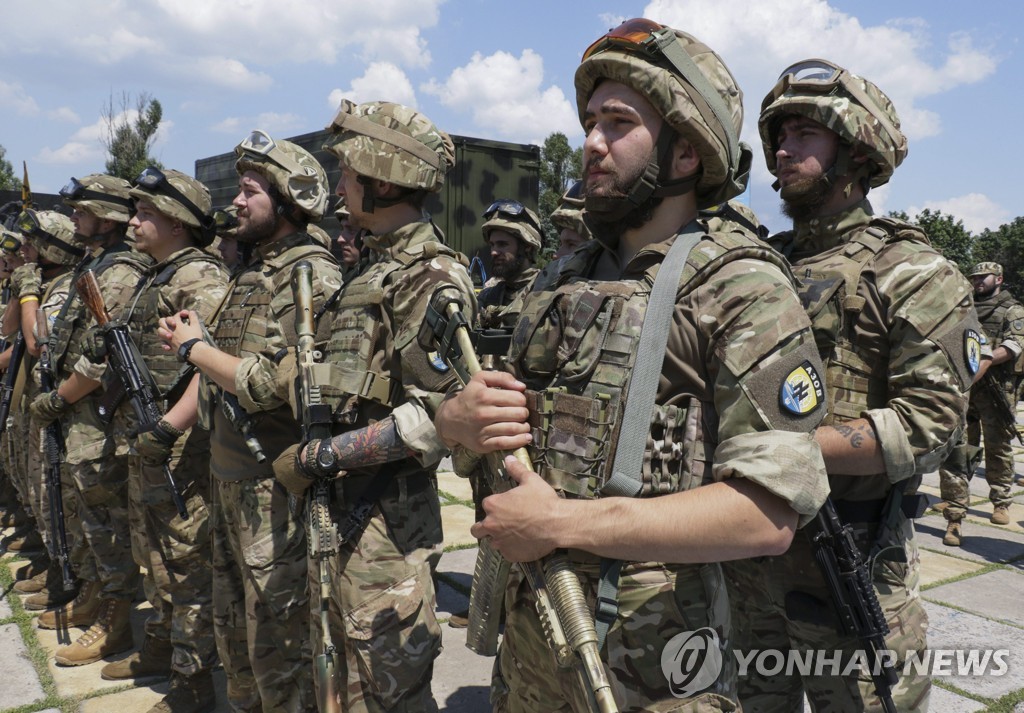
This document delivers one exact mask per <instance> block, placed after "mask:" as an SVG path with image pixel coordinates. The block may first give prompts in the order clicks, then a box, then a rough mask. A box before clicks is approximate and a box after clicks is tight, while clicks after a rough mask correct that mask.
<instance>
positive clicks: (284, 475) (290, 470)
mask: <svg viewBox="0 0 1024 713" xmlns="http://www.w3.org/2000/svg"><path fill="white" fill-rule="evenodd" d="M305 447H306V444H305V443H296V444H295V445H292V446H288V447H287V448H285V449H284V452H282V453H281V455H279V456H278V457H277V460H275V461H274V477H275V478H277V482H279V483H280V484H281V485H283V486H284V487H285V489H287V490H288V492H289V493H292V494H294V495H298V496H302V495H303V494H305V492H306V490H308V489H309V486H311V485H312V484H313V479H314V478H315V477H316V475H315V474H314V473H311V472H310V471H309V470H307V469H306V466H305V465H303V464H302V463H301V462H300V460H299V456H300V455H301V454H302V451H303V449H304V448H305Z"/></svg>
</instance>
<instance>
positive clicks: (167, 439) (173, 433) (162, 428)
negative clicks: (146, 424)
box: [135, 419, 184, 465]
mask: <svg viewBox="0 0 1024 713" xmlns="http://www.w3.org/2000/svg"><path fill="white" fill-rule="evenodd" d="M183 435H184V431H181V430H179V429H177V428H175V427H174V426H172V425H171V424H170V423H168V422H167V420H166V419H160V420H159V421H158V422H157V423H156V425H155V426H153V428H151V429H149V430H148V431H139V433H138V434H137V435H136V436H135V452H136V453H138V454H139V456H140V457H141V458H142V462H143V463H145V464H146V465H162V464H164V463H166V462H167V461H168V460H170V458H171V452H172V451H173V450H174V444H175V443H176V442H177V440H178V439H179V438H181V437H182V436H183Z"/></svg>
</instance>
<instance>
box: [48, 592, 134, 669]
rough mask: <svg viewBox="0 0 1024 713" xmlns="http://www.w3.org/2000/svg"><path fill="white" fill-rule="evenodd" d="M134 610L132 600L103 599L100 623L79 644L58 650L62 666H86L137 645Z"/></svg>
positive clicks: (97, 622) (100, 609)
mask: <svg viewBox="0 0 1024 713" xmlns="http://www.w3.org/2000/svg"><path fill="white" fill-rule="evenodd" d="M131 610H132V602H131V600H130V599H103V600H101V601H100V607H99V614H98V615H97V616H96V622H95V623H94V624H93V625H92V626H90V627H89V629H88V631H86V632H85V633H84V634H82V635H81V636H80V637H78V641H76V642H75V643H73V644H71V646H65V647H64V648H61V649H57V653H56V655H54V659H55V660H56V661H57V665H59V666H84V665H85V664H89V663H94V662H96V661H99V660H100V659H101V658H103V657H104V656H111V655H113V654H119V653H121V652H122V651H127V650H129V649H131V648H133V647H134V646H135V642H134V641H133V640H132V625H131V622H130V621H129V619H128V617H129V614H130V613H131Z"/></svg>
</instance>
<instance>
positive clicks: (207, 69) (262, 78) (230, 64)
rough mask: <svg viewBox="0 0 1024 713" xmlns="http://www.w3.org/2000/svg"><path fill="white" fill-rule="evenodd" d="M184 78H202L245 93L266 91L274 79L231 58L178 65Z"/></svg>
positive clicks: (189, 61) (214, 58) (194, 60)
mask: <svg viewBox="0 0 1024 713" xmlns="http://www.w3.org/2000/svg"><path fill="white" fill-rule="evenodd" d="M177 68H178V70H179V71H180V73H181V74H182V76H187V77H193V78H195V77H201V78H203V79H205V80H206V83H208V84H212V85H215V86H222V87H228V88H230V89H239V90H245V91H266V90H268V89H270V87H271V85H273V83H274V80H273V78H272V77H271V76H270V75H269V74H266V73H264V72H254V71H252V70H250V69H249V68H248V67H247V66H246V65H245V64H243V63H242V62H239V61H238V60H237V59H231V58H229V57H219V56H217V57H214V56H210V57H196V58H195V59H192V60H188V61H184V62H182V63H180V64H179V65H178V67H177Z"/></svg>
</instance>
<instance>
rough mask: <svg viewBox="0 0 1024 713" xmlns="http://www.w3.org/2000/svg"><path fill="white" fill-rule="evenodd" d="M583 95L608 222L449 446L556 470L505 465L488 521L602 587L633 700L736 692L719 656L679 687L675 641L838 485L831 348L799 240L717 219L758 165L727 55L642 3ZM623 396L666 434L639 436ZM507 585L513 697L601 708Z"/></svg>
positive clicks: (724, 622)
mask: <svg viewBox="0 0 1024 713" xmlns="http://www.w3.org/2000/svg"><path fill="white" fill-rule="evenodd" d="M576 101H577V106H578V109H579V116H580V120H581V122H582V123H583V126H584V129H585V130H586V132H587V138H586V141H585V142H584V145H583V152H584V167H583V168H584V186H585V188H584V194H585V196H586V198H585V200H586V210H587V215H588V224H589V225H590V227H591V230H592V231H593V233H594V237H595V238H596V239H595V240H592V241H591V242H589V243H586V244H585V245H584V246H582V247H581V248H580V249H578V250H577V251H576V252H575V253H574V254H573V255H572V256H570V257H569V258H565V259H563V260H561V261H559V262H557V263H552V264H551V265H549V266H548V268H546V269H545V271H544V272H542V273H541V275H540V276H539V277H538V279H537V281H536V283H535V285H534V287H533V290H532V291H531V292H530V293H529V294H528V295H527V296H526V299H525V304H524V307H523V312H522V316H521V317H520V319H519V322H518V324H517V325H516V328H515V332H514V337H513V343H512V349H511V352H510V354H509V357H508V363H509V367H510V370H511V372H512V373H511V374H510V373H504V372H491V371H482V372H480V373H479V374H477V375H476V376H474V377H473V379H472V380H471V381H470V383H469V385H468V386H467V387H466V388H465V389H464V390H462V391H461V392H459V393H458V394H457V395H454V396H452V397H450V398H448V399H446V400H445V401H444V403H443V404H442V406H441V408H440V409H439V412H438V415H437V418H436V419H435V425H436V426H437V428H438V433H439V434H440V435H441V436H442V438H443V439H444V441H445V442H446V443H447V444H448V445H450V446H454V445H456V444H460V445H463V446H465V447H468V448H470V449H471V450H473V451H476V452H481V453H482V452H488V451H494V450H498V449H507V448H514V447H518V446H523V445H528V446H529V447H530V455H531V457H532V460H533V463H534V465H535V467H536V469H537V471H538V473H539V475H537V474H534V473H531V472H529V471H528V470H527V469H526V468H525V467H523V466H520V465H518V464H517V462H516V461H515V460H514V459H506V465H507V467H508V470H509V473H510V474H511V475H512V477H513V478H514V479H515V480H516V481H517V482H518V486H517V487H515V488H512V489H511V490H509V491H508V492H506V493H503V494H500V495H494V496H491V497H490V498H488V499H487V500H485V501H484V508H485V510H486V512H487V517H486V518H485V519H484V520H483V521H482V522H479V523H476V524H475V525H474V526H473V529H472V532H473V534H474V535H476V536H477V537H487V538H490V539H491V541H492V543H493V544H494V545H495V546H496V547H497V548H498V549H499V550H500V551H501V553H502V554H503V555H505V556H506V557H507V558H508V559H510V560H512V561H528V560H535V559H538V558H540V557H544V556H546V555H548V554H549V553H551V552H552V551H553V550H555V549H557V548H565V549H564V552H565V555H566V557H567V559H568V561H569V563H570V565H571V567H572V569H573V570H574V571H575V572H576V574H577V575H578V576H579V577H580V578H581V579H582V583H583V590H584V592H586V593H587V596H588V604H589V605H590V610H591V611H593V610H594V609H593V607H594V604H595V602H594V593H595V590H596V589H597V587H598V586H599V581H601V583H602V597H601V599H602V607H601V614H600V617H599V619H600V621H601V623H602V624H604V623H610V628H609V629H608V631H607V640H606V646H604V647H603V648H602V651H603V660H604V663H605V666H606V668H607V669H608V677H609V679H610V681H611V690H612V692H613V693H614V697H615V700H616V702H617V704H618V706H619V709H620V710H645V711H668V710H680V709H682V708H685V709H686V710H691V709H693V710H697V709H698V708H699V709H700V710H704V709H705V708H706V709H708V710H711V709H712V708H714V709H716V710H719V709H720V710H732V709H733V707H734V699H735V679H734V675H735V671H734V670H733V669H732V667H731V666H727V667H725V668H711V667H710V666H709V669H708V671H707V673H708V674H709V675H708V676H707V678H705V679H702V680H701V683H700V684H699V685H695V686H694V688H693V689H685V690H680V687H679V686H678V685H677V682H678V681H679V680H680V677H681V675H682V672H681V671H680V670H679V668H678V667H677V668H675V669H673V668H672V665H673V662H674V661H677V659H675V658H674V657H673V654H672V652H671V651H670V650H669V649H668V646H667V642H670V641H675V642H676V644H679V643H680V642H681V641H683V640H685V638H686V636H687V635H688V634H689V633H690V632H693V631H694V630H695V629H701V631H703V632H704V633H706V634H708V638H707V639H704V640H705V641H707V642H708V644H707V646H708V648H709V649H712V650H714V651H715V653H722V652H723V651H724V650H725V649H726V648H727V646H728V644H727V643H726V642H727V641H728V639H729V637H730V636H731V632H730V625H729V611H728V609H729V606H728V600H727V597H726V596H725V582H724V580H723V576H722V572H721V569H720V567H719V565H718V564H716V563H717V562H719V561H720V560H725V559H731V558H736V557H750V556H755V555H764V554H770V553H779V552H782V551H784V550H785V549H786V547H788V545H789V542H790V540H791V539H792V537H793V533H794V531H795V529H796V528H797V526H798V524H799V523H800V522H805V521H806V520H807V519H808V518H809V517H810V516H811V515H812V514H813V513H814V512H815V511H816V510H817V508H818V507H819V506H820V505H821V503H822V501H823V500H824V498H825V492H826V491H825V473H824V465H823V464H822V462H821V455H820V452H819V450H818V447H817V446H816V444H815V443H814V441H813V439H812V438H811V436H810V434H809V432H810V430H811V429H812V428H813V427H814V426H815V425H817V423H818V419H819V417H820V415H821V413H822V412H823V410H824V409H822V408H821V399H822V396H823V395H822V394H820V393H818V391H817V390H816V389H815V387H814V384H813V381H812V380H811V379H810V378H809V377H810V375H811V374H815V373H820V369H821V366H820V361H819V359H818V356H817V352H816V350H815V348H814V342H813V337H812V335H811V331H810V324H809V323H808V321H807V319H806V317H805V316H804V315H803V313H802V311H801V310H800V309H799V304H800V303H799V300H798V299H797V296H796V292H795V290H794V288H793V285H792V282H791V279H790V277H789V275H788V273H787V269H786V267H785V264H784V262H783V261H782V260H781V258H779V257H778V256H776V255H775V254H774V253H773V252H772V251H770V250H768V249H767V248H766V247H764V246H763V245H760V244H759V243H758V242H757V241H756V240H755V238H754V237H753V236H752V235H749V234H748V235H744V234H742V233H736V232H732V233H715V234H708V233H706V232H705V228H704V226H703V225H702V224H700V223H699V222H698V221H697V218H698V210H699V209H701V208H705V207H707V206H710V205H715V204H718V203H721V202H722V201H725V200H727V199H729V198H731V197H733V196H735V195H738V194H739V193H741V192H742V191H743V187H744V185H745V183H746V177H747V173H748V170H749V165H750V149H749V148H747V147H746V145H744V144H740V143H739V141H738V132H739V128H740V125H741V123H742V94H741V92H740V90H739V88H738V87H737V86H736V83H735V81H734V80H733V78H732V75H731V74H730V72H729V70H728V69H727V68H726V66H725V64H724V63H723V62H722V61H721V59H720V58H719V57H718V55H717V54H715V53H714V52H713V51H711V50H710V49H709V48H708V47H707V46H705V45H704V44H702V43H701V42H699V41H698V40H696V39H695V38H694V37H692V36H690V35H688V34H686V33H683V32H680V31H678V30H673V29H672V28H666V27H662V26H661V25H658V24H656V23H653V22H651V21H649V20H644V19H637V20H630V21H627V22H626V23H625V24H623V25H622V26H621V27H619V28H617V29H615V30H613V31H611V32H609V33H608V35H606V36H605V37H602V38H601V39H599V40H598V41H597V42H595V43H594V44H593V45H591V47H590V48H589V49H588V50H587V51H586V52H585V53H584V59H583V62H582V64H581V65H580V66H579V68H578V69H577V71H576ZM691 246H693V249H692V250H690V251H689V252H688V253H687V250H689V249H690V248H691ZM673 248H681V249H682V252H680V251H679V249H676V250H675V251H674V252H673ZM677 259H679V260H680V262H677ZM683 260H684V261H685V265H684V264H683V262H682V261H683ZM673 264H675V265H678V266H679V267H680V269H682V277H681V278H679V277H677V276H676V275H675V274H671V273H673V272H674V271H673V270H672V269H671V267H670V266H672V265H673ZM660 270H666V271H667V274H671V277H670V278H669V280H668V282H665V281H662V282H661V285H663V286H664V287H666V288H667V293H665V294H664V296H665V297H667V299H665V300H662V299H658V300H652V299H651V298H650V294H651V287H650V285H651V280H652V279H654V278H655V277H656V276H658V275H659V274H660V273H659V271H660ZM677 281H678V283H677ZM677 284H678V287H676V285H677ZM655 289H656V290H657V288H655ZM658 294H662V293H661V292H660V290H659V291H658ZM662 309H664V310H665V324H664V326H666V327H667V328H668V334H667V346H666V348H665V349H664V351H662V349H661V348H660V347H659V348H657V349H651V350H649V352H645V351H644V348H643V346H641V345H640V344H639V342H640V340H644V341H645V343H646V340H647V339H648V338H649V337H650V336H651V332H650V331H646V332H643V334H642V335H641V332H642V331H643V329H644V328H643V327H642V325H643V323H644V321H645V317H646V316H647V315H648V314H650V313H651V312H655V311H658V312H660V311H661V310H662ZM673 317H674V319H672V318H673ZM670 319H672V324H671V326H668V324H667V323H668V321H669V320H670ZM644 354H647V356H642V355H644ZM647 359H652V360H653V361H652V363H651V364H649V365H645V364H639V365H638V361H640V362H645V361H646V360H647ZM647 372H651V373H652V375H653V376H654V377H655V378H654V379H653V380H652V382H651V386H653V387H655V389H654V391H655V393H654V394H653V395H652V396H651V397H650V399H649V400H648V399H646V398H643V397H642V396H641V395H640V393H639V390H640V389H642V388H644V387H646V386H647V384H644V383H643V382H642V379H643V377H641V384H637V385H636V388H637V390H638V391H637V392H636V393H634V383H633V382H634V380H635V379H637V374H641V373H647ZM655 382H656V383H655ZM496 387H499V388H496ZM797 387H799V390H801V391H802V398H801V397H800V394H797V393H796V390H797ZM804 387H806V390H804ZM524 390H525V391H524ZM630 399H633V402H632V405H631V401H630ZM648 409H650V410H648ZM624 410H625V411H626V412H627V414H629V415H631V414H633V413H634V412H635V413H636V414H637V415H638V416H639V418H638V419H637V421H636V422H633V425H634V426H635V427H636V426H638V427H639V430H640V431H642V432H643V433H646V432H647V431H648V430H650V432H651V436H650V438H651V439H652V440H646V439H644V437H643V435H640V436H639V440H637V436H636V435H635V434H634V435H633V437H632V438H630V437H628V436H627V435H626V434H625V433H624V432H622V431H621V429H622V428H624V426H623V423H622V421H623V416H622V414H623V411H624ZM630 421H632V418H630ZM630 430H632V429H630ZM632 449H636V450H635V452H633V454H632V455H630V453H631V450H632ZM754 453H756V454H757V455H756V456H753V455H752V454H754ZM620 458H621V459H622V461H621V462H619V463H616V462H615V461H619V459H620ZM620 468H621V469H622V470H623V471H629V470H633V472H634V474H635V478H634V477H632V476H631V475H627V474H625V473H624V472H620V471H619V469H620ZM613 470H615V471H616V473H617V474H616V475H613ZM559 494H561V495H564V497H559ZM617 495H618V496H619V497H616V496H617ZM622 495H636V497H622ZM640 523H642V525H641V524H640ZM602 572H605V573H606V574H607V575H608V576H607V577H602ZM602 580H603V581H602ZM616 590H617V592H618V594H617V597H616V594H615V592H616ZM616 599H617V609H616V606H615V604H614V603H615V602H616ZM505 601H506V616H507V623H506V627H505V635H504V638H503V640H502V643H501V649H500V651H499V654H498V659H497V662H496V665H495V678H494V681H493V684H492V699H493V700H494V701H495V710H498V711H536V710H544V711H568V710H576V711H579V710H588V709H589V708H587V706H586V702H585V700H584V699H583V698H582V696H581V693H580V690H579V689H578V687H577V684H576V679H575V678H574V676H573V672H572V671H571V670H569V669H561V668H559V667H558V665H557V663H556V662H555V660H554V658H553V655H552V653H551V652H550V650H549V649H548V647H547V644H546V642H545V636H544V633H543V630H542V627H541V624H540V622H539V620H538V617H537V615H536V612H535V608H534V596H533V594H532V593H531V591H530V589H529V587H528V586H527V583H526V582H525V581H524V580H523V578H522V577H521V576H512V577H510V581H509V589H508V592H507V596H506V600H505ZM616 612H617V613H616ZM677 651H678V649H677ZM663 657H666V658H667V659H668V662H669V663H668V665H667V666H663V664H662V661H663ZM710 658H712V660H716V661H722V660H725V661H728V658H727V657H726V656H725V654H724V653H723V655H722V658H721V659H718V658H717V657H714V656H711V657H710ZM677 696H678V697H677Z"/></svg>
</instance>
